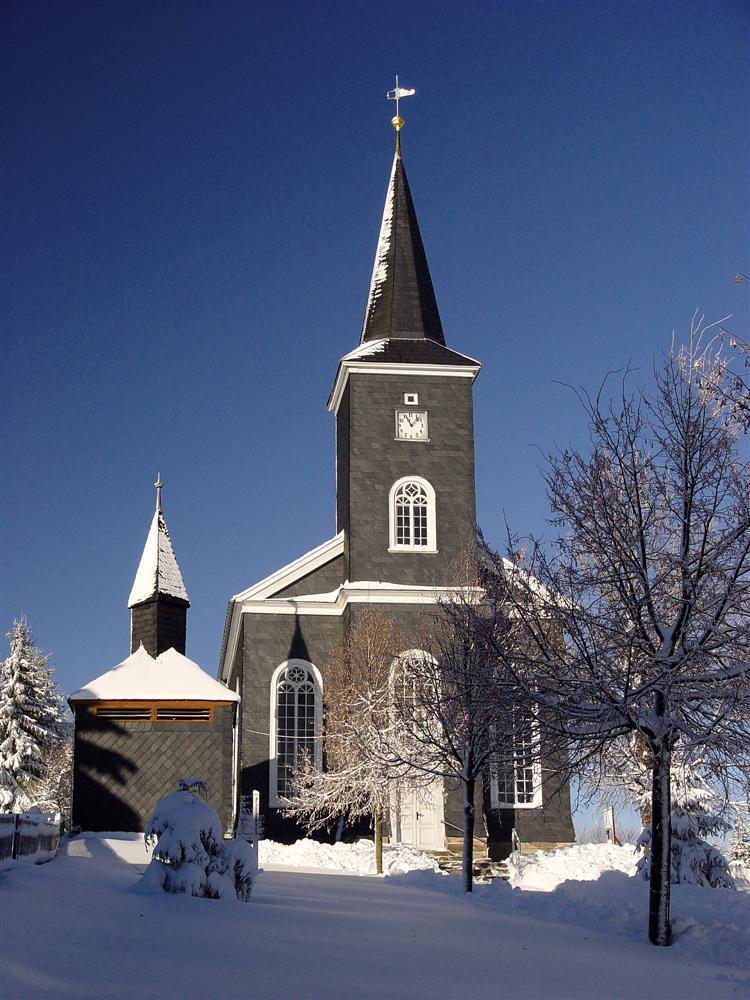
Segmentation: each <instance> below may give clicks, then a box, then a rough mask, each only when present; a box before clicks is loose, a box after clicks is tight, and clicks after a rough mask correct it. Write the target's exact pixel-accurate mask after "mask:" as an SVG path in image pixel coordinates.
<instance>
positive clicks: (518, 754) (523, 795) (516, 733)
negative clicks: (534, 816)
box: [490, 714, 542, 809]
mask: <svg viewBox="0 0 750 1000" xmlns="http://www.w3.org/2000/svg"><path fill="white" fill-rule="evenodd" d="M510 744H511V745H510V746H508V745H506V746H504V747H503V752H502V756H501V759H498V760H495V761H493V763H492V764H491V765H490V801H491V803H492V807H493V809H536V808H538V807H539V806H541V804H542V769H541V765H540V763H539V760H538V752H537V751H538V730H537V727H536V726H535V724H534V720H533V718H532V717H531V716H530V715H528V714H524V715H521V716H519V717H518V718H517V719H515V720H514V722H513V731H512V734H511V736H510Z"/></svg>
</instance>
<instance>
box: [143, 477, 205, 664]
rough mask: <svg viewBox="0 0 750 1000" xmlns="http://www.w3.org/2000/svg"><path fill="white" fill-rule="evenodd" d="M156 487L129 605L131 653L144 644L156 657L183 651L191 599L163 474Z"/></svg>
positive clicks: (148, 651) (158, 478)
mask: <svg viewBox="0 0 750 1000" xmlns="http://www.w3.org/2000/svg"><path fill="white" fill-rule="evenodd" d="M154 486H155V487H156V510H155V511H154V516H153V520H152V521H151V527H150V529H149V532H148V535H147V537H146V544H145V545H144V547H143V554H142V555H141V561H140V563H139V564H138V571H137V572H136V574H135V580H134V581H133V587H132V589H131V591H130V597H129V598H128V607H129V608H130V615H131V628H130V651H131V653H133V652H135V650H136V649H138V647H139V646H140V645H141V644H142V645H143V646H144V647H145V649H146V652H147V653H150V655H151V656H154V657H155V656H158V655H159V654H160V653H163V652H165V651H166V650H167V649H170V648H174V649H176V650H177V651H178V652H179V653H183V654H184V652H185V638H186V632H187V609H188V608H189V607H190V599H189V598H188V594H187V590H186V589H185V584H184V583H183V580H182V573H180V567H179V566H178V565H177V559H176V558H175V554H174V549H173V548H172V540H171V539H170V537H169V531H168V529H167V522H166V520H165V519H164V511H163V510H162V506H161V491H162V489H163V487H164V484H163V483H162V481H161V476H157V478H156V482H155V483H154Z"/></svg>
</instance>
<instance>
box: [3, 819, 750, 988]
mask: <svg viewBox="0 0 750 1000" xmlns="http://www.w3.org/2000/svg"><path fill="white" fill-rule="evenodd" d="M146 861H147V856H146V854H145V852H144V849H143V846H142V842H141V841H140V839H139V838H137V836H135V835H122V834H120V835H98V836H97V835H86V836H84V837H83V838H77V839H75V840H73V841H71V842H69V844H68V845H67V848H66V852H65V854H64V855H63V856H61V857H59V858H58V859H57V860H55V861H53V862H51V863H50V864H47V865H43V866H39V867H37V866H31V865H29V866H23V867H21V866H19V867H18V868H17V869H14V870H13V871H11V872H5V873H2V874H0V898H2V900H3V904H4V914H5V915H6V916H9V917H10V918H9V919H6V920H4V932H3V946H2V950H1V951H0V982H2V991H1V992H2V994H3V996H4V997H9V998H10V997H24V998H31V997H33V998H46V997H55V998H68V997H69V998H73V997H76V998H78V997H101V998H104V997H129V998H133V997H181V998H199V997H212V998H213V997H217V996H220V997H224V998H233V997H252V998H253V1000H266V998H267V1000H275V998H281V997H284V998H287V1000H288V998H290V997H294V998H300V997H305V998H311V1000H312V998H316V1000H317V998H321V1000H322V998H326V1000H344V998H347V1000H354V998H356V1000H360V998H363V1000H368V998H371V997H372V998H374V997H379V998H385V1000H391V998H393V1000H396V998H402V997H403V998H406V997H409V998H416V997H425V998H426V997H429V998H434V1000H457V998H459V997H469V998H472V1000H484V998H493V1000H496V998H498V997H502V998H503V1000H511V998H516V997H518V998H529V1000H530V998H541V997H556V998H567V997H571V998H572V997H576V998H580V1000H587V998H592V1000H593V998H596V1000H601V998H602V997H607V998H608V1000H624V998H628V1000H630V998H633V997H638V998H639V1000H648V998H663V997H664V996H679V997H681V998H685V1000H690V998H698V997H700V998H707V997H710V998H724V997H734V998H738V997H748V996H750V973H749V972H747V971H745V970H743V969H740V968H738V967H737V964H738V963H736V962H735V963H733V965H725V964H723V962H724V961H725V956H723V955H721V954H717V955H716V957H715V958H711V959H710V960H709V958H708V957H707V955H706V954H705V953H703V952H702V951H701V949H700V948H696V947H695V944H696V939H695V938H692V939H691V936H690V931H691V928H684V929H683V932H682V934H681V936H680V938H679V939H678V943H677V945H676V946H675V947H674V948H672V949H656V948H653V947H652V946H650V945H648V944H647V943H646V942H645V940H644V938H645V933H644V932H643V928H642V927H641V925H642V923H643V920H644V913H645V910H644V906H645V892H646V890H647V887H646V884H645V883H642V882H637V881H636V880H635V879H629V878H628V877H627V875H625V874H624V873H622V872H609V873H606V874H605V875H604V876H603V878H602V879H601V880H599V882H577V883H567V884H565V885H561V886H559V887H558V889H557V890H555V891H551V892H545V893H538V892H528V891H522V890H520V889H513V888H511V887H510V886H509V885H507V884H502V885H500V884H495V885H492V886H487V887H480V891H479V893H477V896H476V898H475V899H467V898H464V897H463V896H462V895H461V894H460V884H459V880H458V879H455V878H449V877H446V876H443V875H439V874H437V873H435V872H434V871H430V870H429V869H423V870H421V871H411V872H408V873H406V874H402V875H393V876H390V877H386V878H382V879H379V878H362V877H351V876H347V875H343V874H332V873H329V874H325V875H316V874H310V873H308V872H304V871H297V872H282V871H271V870H267V871H266V872H264V873H263V874H262V875H261V876H260V877H259V878H258V882H257V886H256V888H255V889H254V891H253V897H252V900H251V902H250V903H249V904H243V903H237V902H226V903H224V902H220V901H213V900H206V899H193V898H191V897H187V896H173V895H167V894H164V895H148V896H144V895H140V894H138V893H136V892H134V891H133V887H134V886H135V885H136V884H137V882H138V877H139V873H140V872H141V871H142V870H143V868H144V867H145V864H146ZM608 880H609V883H610V884H609V885H608V884H607V882H608ZM600 883H601V884H600ZM571 887H572V888H571ZM625 887H627V888H625ZM680 890H681V887H677V891H676V892H675V910H676V911H681V912H683V913H691V914H692V915H693V917H692V919H693V920H694V925H692V926H694V927H696V928H699V929H705V928H706V923H705V920H706V917H707V914H709V913H710V912H715V913H718V911H719V910H720V909H721V906H720V904H722V903H725V904H726V906H727V907H728V909H726V911H725V914H724V922H723V926H724V927H725V928H726V927H727V926H729V924H730V922H731V920H734V921H735V922H739V921H740V914H742V913H744V916H745V918H747V915H748V912H750V911H749V910H748V904H749V903H750V894H746V893H729V892H724V891H721V890H703V889H696V890H695V891H694V892H692V893H691V892H688V893H687V894H685V893H683V892H681V891H680ZM631 891H632V892H634V893H635V895H634V896H633V897H628V896H627V893H628V892H631ZM618 893H620V894H621V896H620V898H621V899H625V900H627V899H632V901H633V902H637V904H638V908H639V915H638V918H639V928H640V930H639V935H640V936H639V938H638V939H633V938H632V937H630V936H629V935H630V924H629V918H628V919H627V920H626V921H625V924H624V925H623V926H621V927H620V928H619V930H618V931H617V932H616V933H615V932H614V931H613V929H612V928H611V927H609V926H607V925H605V926H604V928H603V929H604V931H605V933H602V932H601V930H602V928H597V929H588V928H587V927H584V926H581V925H580V923H577V921H579V920H580V919H581V917H580V915H581V913H582V912H583V911H584V910H585V909H586V908H587V907H588V906H593V907H594V909H595V910H596V909H597V908H598V910H599V912H609V911H607V907H610V910H611V899H610V897H612V895H613V894H615V895H616V894H618ZM709 897H710V899H709ZM699 898H706V899H709V902H708V903H705V904H704V903H700V904H697V903H696V900H698V899H699ZM713 900H716V901H717V902H713ZM740 903H742V904H743V906H744V909H741V908H740V907H739V904H740ZM701 906H703V907H704V909H703V911H701ZM571 917H572V918H573V919H571ZM730 918H731V919H730ZM595 921H596V914H594V917H593V918H592V923H593V922H595ZM737 933H739V930H737ZM744 933H745V941H746V942H747V935H748V929H747V921H746V923H745V928H744Z"/></svg>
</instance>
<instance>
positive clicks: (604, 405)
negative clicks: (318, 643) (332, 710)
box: [482, 317, 750, 945]
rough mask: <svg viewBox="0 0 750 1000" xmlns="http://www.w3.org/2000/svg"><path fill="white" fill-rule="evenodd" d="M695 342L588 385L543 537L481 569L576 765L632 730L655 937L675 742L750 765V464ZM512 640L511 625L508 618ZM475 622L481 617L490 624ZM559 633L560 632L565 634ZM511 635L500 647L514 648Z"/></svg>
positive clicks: (662, 914)
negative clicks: (612, 385) (641, 780)
mask: <svg viewBox="0 0 750 1000" xmlns="http://www.w3.org/2000/svg"><path fill="white" fill-rule="evenodd" d="M709 329H710V327H706V326H704V324H703V322H702V320H701V319H698V318H695V317H694V320H693V324H692V329H691V337H690V341H689V344H688V345H687V346H686V347H685V348H683V349H682V350H674V349H673V351H672V352H671V353H670V355H669V356H668V357H667V358H666V360H665V363H664V365H663V367H662V368H660V369H659V370H658V371H656V372H655V387H654V391H653V393H651V394H650V395H646V394H645V393H643V392H635V393H630V394H629V393H628V392H627V390H626V385H625V380H623V386H622V390H621V393H620V394H619V396H618V397H617V398H616V399H615V400H614V401H611V402H607V400H606V398H605V395H604V389H605V387H603V388H602V390H601V391H600V393H599V394H598V395H597V396H596V397H595V398H590V397H589V396H588V395H587V394H586V393H583V392H581V393H580V394H579V395H580V399H581V402H582V404H583V406H584V409H585V411H586V414H587V417H588V420H589V433H590V448H589V449H588V450H587V451H585V452H584V451H577V450H564V451H562V452H560V453H556V454H554V455H552V456H550V457H549V458H548V465H547V469H546V472H545V479H546V483H547V489H548V496H549V500H550V504H551V508H552V512H553V521H552V523H553V524H555V525H557V526H558V527H559V528H561V529H562V533H561V535H560V537H559V539H558V540H557V541H556V542H555V544H554V545H553V546H552V547H551V548H545V547H544V546H543V545H542V544H541V543H538V542H535V541H534V540H532V542H531V544H530V546H528V547H527V549H526V551H525V552H522V551H519V549H518V547H517V546H516V545H515V544H514V542H513V540H512V539H511V542H510V553H509V555H510V556H511V563H512V564H513V565H512V566H511V568H509V563H508V562H507V561H503V560H500V559H499V558H498V557H494V559H493V560H491V561H492V563H493V571H492V572H490V573H488V582H487V586H488V588H489V589H490V592H491V597H492V598H493V600H494V608H495V612H496V617H497V621H498V622H499V623H501V627H500V626H499V629H498V634H499V635H500V639H499V641H498V642H497V643H496V649H495V654H496V656H497V657H498V659H499V660H501V661H504V662H505V663H506V664H507V665H508V667H509V668H511V669H513V670H514V671H515V673H516V676H517V678H518V680H519V682H520V683H522V684H523V685H524V687H525V689H526V691H527V692H528V695H529V697H530V698H532V699H533V700H534V702H535V703H536V704H537V706H538V708H539V711H540V714H541V715H543V717H544V719H545V724H546V725H547V726H548V727H549V729H550V730H551V731H554V732H556V733H557V735H558V736H559V737H560V738H562V739H564V740H566V741H567V745H568V749H569V753H570V754H571V759H572V761H573V763H574V764H580V763H581V762H583V761H584V760H585V759H586V758H591V757H593V756H594V755H596V754H598V753H599V752H601V750H602V749H605V748H607V747H609V746H611V745H612V743H613V741H616V740H618V739H619V738H621V737H624V736H629V735H630V734H633V733H635V734H638V736H639V737H640V738H641V739H642V741H643V745H644V746H645V747H646V749H647V751H648V766H649V768H650V771H651V779H652V780H651V819H652V835H651V868H650V893H649V937H650V939H651V941H652V942H653V943H654V944H658V945H667V944H669V942H670V924H669V907H670V847H671V845H670V838H671V831H670V811H671V810H670V792H671V780H670V779H671V766H670V765H671V758H672V753H673V751H674V749H675V747H678V746H679V749H680V752H681V754H682V755H683V756H684V757H685V758H686V759H689V758H690V756H691V754H692V752H693V750H694V749H695V748H700V750H701V755H702V759H703V761H704V765H705V767H706V769H707V772H708V773H709V774H712V775H713V776H714V777H715V778H716V779H717V780H724V781H729V780H731V779H736V780H739V781H742V780H744V779H746V778H747V774H748V767H749V765H750V759H749V758H750V468H749V467H748V463H747V462H743V461H741V460H740V457H739V453H738V447H737V438H738V435H739V434H740V432H741V423H740V421H739V419H738V418H735V416H734V415H733V413H732V410H731V406H730V402H729V401H728V397H727V394H726V392H724V391H722V387H724V388H725V379H726V378H727V374H726V368H725V367H724V366H723V364H722V362H721V360H720V359H718V358H717V356H716V352H715V351H714V352H713V353H712V351H711V350H709V351H706V350H705V349H704V348H703V347H702V342H703V341H704V340H705V337H706V334H707V332H708V330H709ZM509 622H510V623H511V628H512V631H513V632H514V634H515V641H514V642H513V643H511V644H509V643H508V641H507V635H506V634H505V633H506V631H507V627H508V623H509ZM482 627H483V626H482ZM560 639H562V640H564V641H560ZM509 650H510V651H509Z"/></svg>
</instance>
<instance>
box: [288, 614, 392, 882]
mask: <svg viewBox="0 0 750 1000" xmlns="http://www.w3.org/2000/svg"><path fill="white" fill-rule="evenodd" d="M403 644H404V640H403V637H402V635H401V633H400V632H399V630H398V629H397V628H396V626H395V625H394V623H393V622H392V621H391V620H390V619H388V618H386V617H385V616H384V615H382V614H380V613H378V612H377V611H374V610H371V609H369V608H365V609H364V610H363V611H362V612H361V613H360V614H359V616H358V618H357V620H356V622H355V623H354V625H353V626H352V628H351V629H350V631H349V634H348V635H347V637H346V639H345V641H344V642H343V643H342V644H341V646H340V647H339V648H338V649H337V650H336V651H335V652H334V654H333V656H332V657H331V660H330V661H329V663H328V664H327V668H326V704H325V713H324V723H325V724H324V730H325V735H324V756H325V770H320V769H319V768H316V767H315V766H314V763H313V762H312V760H310V758H309V757H303V758H301V759H300V760H299V761H298V764H297V767H296V769H295V771H294V775H293V780H292V797H291V798H290V800H289V804H288V807H287V814H288V815H290V816H292V817H294V818H296V819H299V820H301V821H302V822H304V823H305V824H306V826H307V827H308V829H310V830H316V829H320V828H322V827H330V826H332V825H334V824H335V823H336V822H337V821H339V820H340V819H341V818H342V817H343V818H345V819H347V820H349V821H356V820H359V819H362V818H364V817H370V816H371V817H372V818H373V823H374V828H375V868H376V871H377V872H382V870H383V820H384V817H385V816H386V815H387V814H388V809H389V803H390V801H391V798H392V797H393V795H394V794H395V793H396V789H397V786H398V785H399V784H403V783H405V782H406V783H408V780H409V776H408V774H407V772H408V768H407V767H406V765H405V764H403V763H401V764H399V763H398V762H394V761H389V760H386V759H385V758H384V756H383V755H382V754H381V753H379V752H378V749H379V747H380V745H381V742H382V740H383V736H384V733H385V732H386V731H387V730H389V729H391V728H392V726H393V717H392V713H391V690H392V688H391V683H390V680H391V665H392V663H393V662H394V659H395V658H396V656H397V655H398V653H399V652H400V651H401V650H402V649H403Z"/></svg>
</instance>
